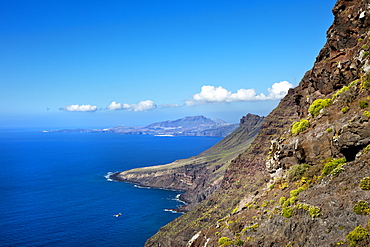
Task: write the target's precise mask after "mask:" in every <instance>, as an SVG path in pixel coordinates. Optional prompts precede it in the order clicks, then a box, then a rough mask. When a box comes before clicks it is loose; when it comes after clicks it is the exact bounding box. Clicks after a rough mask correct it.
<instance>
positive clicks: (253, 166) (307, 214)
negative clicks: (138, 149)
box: [146, 0, 370, 247]
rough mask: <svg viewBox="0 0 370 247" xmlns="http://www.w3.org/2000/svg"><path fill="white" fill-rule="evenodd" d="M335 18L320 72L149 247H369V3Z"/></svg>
mask: <svg viewBox="0 0 370 247" xmlns="http://www.w3.org/2000/svg"><path fill="white" fill-rule="evenodd" d="M333 14H334V22H333V24H332V25H331V27H330V28H329V30H328V32H327V42H326V44H325V45H324V47H323V49H322V50H321V51H320V52H319V55H318V56H317V58H316V61H315V63H314V65H313V68H312V69H311V70H309V71H308V72H307V73H306V74H305V75H304V77H303V79H302V80H301V82H300V83H299V85H298V86H297V87H296V88H294V89H291V90H289V92H288V94H287V95H286V96H285V97H284V99H282V100H281V101H280V103H279V105H278V106H277V107H276V108H275V109H274V110H273V111H272V112H271V113H270V114H269V115H268V116H267V117H266V119H265V121H264V123H263V125H262V127H261V129H260V131H259V133H258V135H257V137H256V138H255V139H254V141H253V142H252V143H251V145H250V146H249V147H248V148H247V149H246V150H245V151H244V152H242V153H241V154H239V155H238V156H237V157H236V158H235V159H233V160H232V161H231V163H230V164H229V165H228V167H227V169H226V171H225V173H224V175H223V178H222V181H221V182H220V185H219V186H218V188H217V189H216V190H214V191H213V193H212V194H210V195H208V196H207V198H206V199H205V200H203V201H201V202H200V203H198V204H197V205H196V206H195V207H194V208H193V209H192V210H191V211H189V212H187V213H185V214H183V215H182V216H180V217H179V218H177V219H175V220H174V221H172V222H170V223H169V224H167V225H166V226H164V227H162V228H161V229H160V230H159V231H158V233H157V234H155V235H154V236H153V237H151V238H150V239H149V240H148V241H147V242H146V246H162V247H167V246H168V247H169V246H171V247H176V246H187V247H195V246H207V247H210V246H339V245H341V246H370V237H369V236H370V232H369V231H370V222H369V215H370V209H369V208H370V193H369V190H370V108H369V105H370V56H369V54H370V53H369V52H370V2H369V0H338V1H337V3H336V4H335V6H334V8H333ZM222 149H223V148H222V147H220V150H222ZM153 172H155V169H154V170H153ZM190 172H191V171H189V173H190ZM194 176H197V173H195V174H194ZM149 185H150V184H149ZM194 186H196V185H194Z"/></svg>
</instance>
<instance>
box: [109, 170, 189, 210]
mask: <svg viewBox="0 0 370 247" xmlns="http://www.w3.org/2000/svg"><path fill="white" fill-rule="evenodd" d="M120 173H121V172H108V174H107V175H106V178H107V180H108V181H115V182H124V183H129V184H133V185H134V186H135V187H136V188H141V189H158V190H169V191H174V192H179V194H177V195H176V198H175V199H174V200H176V201H178V202H181V203H183V204H184V205H181V206H179V208H171V209H165V211H169V212H173V213H174V212H176V213H186V212H187V210H185V209H184V208H185V207H186V206H187V205H188V204H190V202H187V201H186V200H183V199H182V195H183V194H184V193H185V192H186V191H184V190H178V189H173V188H163V187H156V186H148V185H143V184H141V183H138V182H134V181H130V180H127V179H122V178H121V177H120V176H119V174H120Z"/></svg>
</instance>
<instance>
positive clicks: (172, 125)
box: [44, 116, 239, 137]
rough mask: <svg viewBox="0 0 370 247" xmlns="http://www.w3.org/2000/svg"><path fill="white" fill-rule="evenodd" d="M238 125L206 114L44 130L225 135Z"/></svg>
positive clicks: (159, 134)
mask: <svg viewBox="0 0 370 247" xmlns="http://www.w3.org/2000/svg"><path fill="white" fill-rule="evenodd" d="M238 127H239V124H230V123H227V122H225V121H223V120H220V119H216V120H212V119H210V118H206V117H204V116H190V117H184V118H181V119H177V120H172V121H163V122H158V123H152V124H150V125H147V126H143V127H125V126H116V127H112V128H105V129H63V130H50V131H44V132H89V133H94V132H108V133H118V134H126V135H155V136H213V137H225V136H227V135H228V134H230V133H231V132H233V131H234V130H236V129H237V128H238Z"/></svg>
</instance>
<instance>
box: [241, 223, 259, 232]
mask: <svg viewBox="0 0 370 247" xmlns="http://www.w3.org/2000/svg"><path fill="white" fill-rule="evenodd" d="M258 227H260V225H259V224H254V225H251V226H248V227H246V228H244V229H243V230H242V232H245V231H248V230H253V231H255V230H256V229H257V228H258Z"/></svg>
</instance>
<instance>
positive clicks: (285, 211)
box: [280, 207, 293, 218]
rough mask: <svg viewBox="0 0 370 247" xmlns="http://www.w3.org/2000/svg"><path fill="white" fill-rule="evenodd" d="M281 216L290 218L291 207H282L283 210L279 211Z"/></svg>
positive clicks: (291, 213)
mask: <svg viewBox="0 0 370 247" xmlns="http://www.w3.org/2000/svg"><path fill="white" fill-rule="evenodd" d="M280 214H281V215H282V216H283V217H285V218H290V217H292V215H293V208H291V207H286V208H283V210H282V211H281V213H280Z"/></svg>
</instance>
